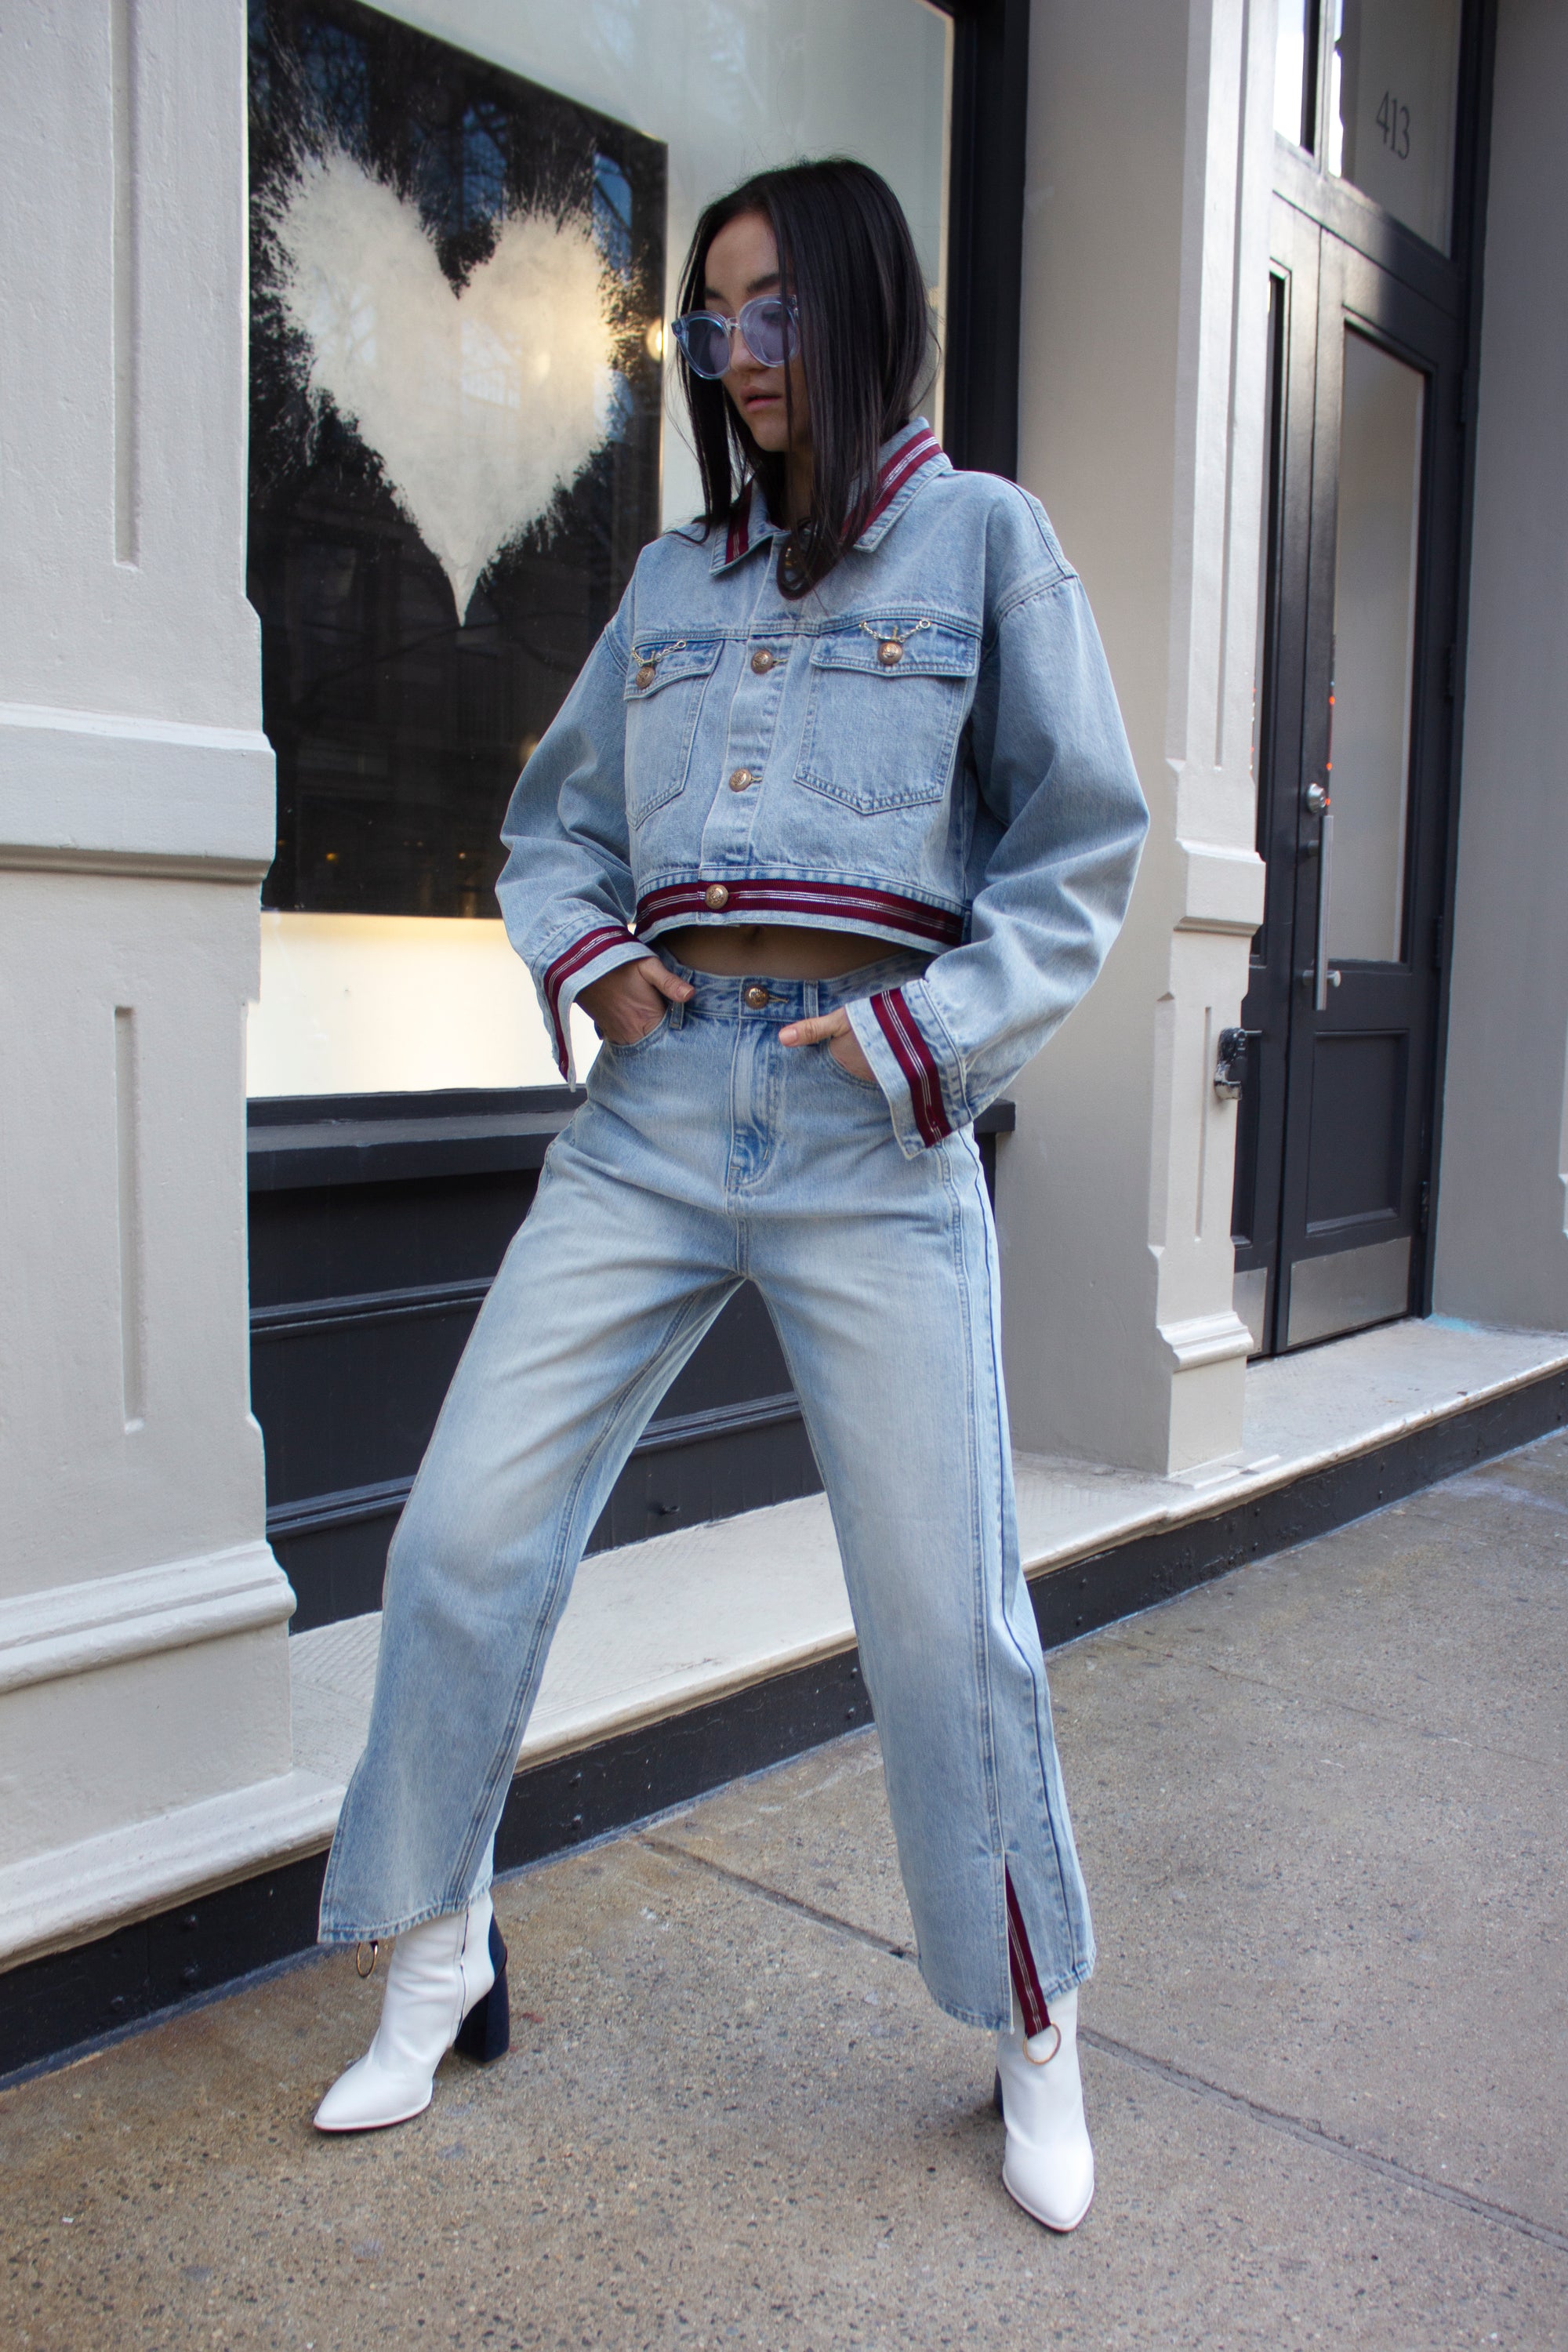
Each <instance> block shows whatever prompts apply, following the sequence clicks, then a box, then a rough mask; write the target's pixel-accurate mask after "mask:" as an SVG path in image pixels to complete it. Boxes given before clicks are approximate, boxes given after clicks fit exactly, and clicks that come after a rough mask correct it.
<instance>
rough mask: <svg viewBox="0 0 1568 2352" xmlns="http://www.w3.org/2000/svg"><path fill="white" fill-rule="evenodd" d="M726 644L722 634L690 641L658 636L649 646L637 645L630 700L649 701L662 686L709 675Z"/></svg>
mask: <svg viewBox="0 0 1568 2352" xmlns="http://www.w3.org/2000/svg"><path fill="white" fill-rule="evenodd" d="M723 644H724V640H723V638H722V637H696V638H693V639H691V640H690V642H687V641H686V640H685V639H677V640H676V641H675V642H674V643H673V644H672V643H671V642H670V640H669V639H668V637H663V638H659V637H656V638H654V639H652V640H651V641H650V643H648V644H647V645H646V646H634V647H633V649H632V659H631V667H630V668H629V669H628V670H627V672H626V700H627V701H628V702H646V701H647V698H648V696H649V695H650V694H657V693H658V690H659V688H660V687H661V686H674V685H675V684H676V683H677V682H678V681H679V679H681V678H683V677H707V675H708V673H709V671H710V669H711V668H712V667H714V665H715V663H716V662H717V661H718V659H719V656H720V653H721V651H722V649H723Z"/></svg>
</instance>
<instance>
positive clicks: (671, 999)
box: [577, 956, 692, 1045]
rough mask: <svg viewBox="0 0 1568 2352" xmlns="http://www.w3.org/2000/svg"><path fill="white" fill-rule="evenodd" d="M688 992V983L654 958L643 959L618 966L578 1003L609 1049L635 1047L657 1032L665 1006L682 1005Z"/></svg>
mask: <svg viewBox="0 0 1568 2352" xmlns="http://www.w3.org/2000/svg"><path fill="white" fill-rule="evenodd" d="M691 992H692V989H691V982H689V980H677V978H676V976H675V974H674V973H673V972H672V971H668V969H667V968H666V966H665V965H663V964H662V963H660V961H659V960H658V957H657V956H644V958H643V960H642V961H641V962H640V963H618V964H617V965H616V968H615V970H614V971H607V972H606V973H605V977H604V979H603V980H596V981H595V982H593V984H592V986H591V987H588V988H585V989H584V990H583V992H582V993H581V994H580V995H579V997H578V999H577V1002H578V1003H579V1004H580V1005H581V1006H582V1008H583V1010H584V1013H586V1014H587V1016H588V1018H589V1020H590V1021H591V1022H592V1023H593V1024H594V1026H595V1029H596V1030H597V1031H598V1033H599V1034H600V1036H601V1037H603V1038H605V1040H606V1041H607V1042H608V1043H609V1044H610V1045H637V1043H638V1041H639V1040H640V1039H641V1038H644V1037H646V1036H647V1033H648V1031H649V1030H650V1029H657V1028H658V1024H659V1023H660V1022H661V1021H662V1020H663V1019H664V1014H665V1007H666V1005H667V1004H684V1003H685V1002H686V1000H687V998H688V997H689V995H690V994H691Z"/></svg>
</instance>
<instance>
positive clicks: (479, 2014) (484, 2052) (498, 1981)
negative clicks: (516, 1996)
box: [456, 1914, 511, 2066]
mask: <svg viewBox="0 0 1568 2352" xmlns="http://www.w3.org/2000/svg"><path fill="white" fill-rule="evenodd" d="M490 1966H491V1967H492V1968H493V1969H494V1970H495V1982H494V1983H493V1984H492V1985H491V1987H490V1989H489V1992H488V1993H486V1995H485V1997H484V1999H483V2000H479V2001H476V2002H475V2003H474V2006H473V2008H472V2009H470V2010H469V2011H468V2015H467V2017H465V2018H464V2020H463V2022H462V2027H461V2030H460V2031H459V2032H458V2040H457V2045H456V2046H457V2048H458V2050H459V2051H461V2053H462V2054H463V2056H464V2057H465V2058H472V2059H474V2060H475V2061H476V2062H477V2063H478V2064H479V2065H481V2066H489V2065H491V2064H493V2063H494V2062H495V2060H496V2059H498V2058H504V2057H505V2056H506V2053H507V2052H508V2051H509V2050H510V2048H511V2008H510V2002H509V2000H508V1999H507V1990H506V1945H505V1943H504V1941H503V1940H502V1937H501V1931H500V1928H499V1927H497V1926H496V1923H495V1918H494V1915H493V1914H492V1915H491V1918H490Z"/></svg>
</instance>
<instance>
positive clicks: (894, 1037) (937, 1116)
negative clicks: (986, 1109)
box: [871, 988, 952, 1149]
mask: <svg viewBox="0 0 1568 2352" xmlns="http://www.w3.org/2000/svg"><path fill="white" fill-rule="evenodd" d="M871 1010H872V1012H873V1013H875V1014H876V1016H877V1023H878V1026H879V1028H880V1030H881V1032H882V1034H883V1036H884V1037H885V1038H886V1039H887V1041H888V1043H889V1045H890V1046H891V1047H892V1049H893V1056H894V1059H895V1060H896V1061H897V1063H898V1066H899V1067H900V1070H901V1071H902V1072H903V1074H904V1083H905V1084H906V1086H907V1087H909V1090H910V1104H911V1106H912V1108H913V1110H914V1114H915V1125H916V1126H917V1127H918V1128H919V1129H920V1134H921V1142H922V1143H923V1144H925V1145H926V1146H927V1148H928V1149H929V1148H930V1146H931V1144H933V1143H940V1142H941V1141H942V1137H943V1136H944V1135H951V1134H952V1122H951V1120H950V1119H949V1118H948V1115H947V1106H946V1105H945V1103H944V1102H943V1101H942V1074H941V1072H940V1071H939V1070H938V1068H937V1066H936V1062H935V1059H934V1057H933V1055H932V1054H931V1047H930V1046H929V1045H927V1044H926V1041H925V1039H924V1037H923V1036H922V1035H921V1031H920V1028H919V1025H918V1024H917V1023H916V1020H915V1016H914V1014H913V1013H911V1012H910V1008H909V1005H908V1004H907V1003H906V1002H905V1000H904V992H903V990H902V989H901V988H889V989H884V990H883V992H882V993H881V994H880V995H879V996H874V997H873V998H872V999H871Z"/></svg>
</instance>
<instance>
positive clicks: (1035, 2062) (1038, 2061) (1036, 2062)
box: [1024, 2018, 1062, 2066]
mask: <svg viewBox="0 0 1568 2352" xmlns="http://www.w3.org/2000/svg"><path fill="white" fill-rule="evenodd" d="M1046 2022H1047V2025H1048V2026H1049V2027H1050V2029H1051V2032H1053V2033H1054V2034H1055V2035H1056V2037H1057V2038H1056V2040H1055V2042H1053V2043H1052V2045H1051V2057H1050V2058H1037V2057H1036V2055H1035V2053H1034V2052H1033V2051H1032V2050H1031V2049H1030V2047H1029V2044H1028V2040H1027V2037H1026V2039H1025V2042H1024V2055H1025V2057H1026V2059H1027V2060H1028V2062H1029V2063H1030V2065H1031V2066H1048V2065H1049V2064H1050V2063H1051V2058H1054V2057H1055V2056H1056V2054H1057V2052H1058V2050H1059V2049H1060V2048H1061V2046H1062V2030H1061V2027H1060V2026H1059V2025H1058V2023H1057V2021H1056V2020H1055V2019H1054V2018H1047V2021H1046Z"/></svg>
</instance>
